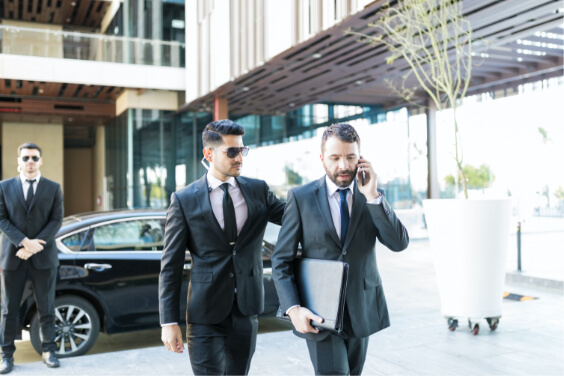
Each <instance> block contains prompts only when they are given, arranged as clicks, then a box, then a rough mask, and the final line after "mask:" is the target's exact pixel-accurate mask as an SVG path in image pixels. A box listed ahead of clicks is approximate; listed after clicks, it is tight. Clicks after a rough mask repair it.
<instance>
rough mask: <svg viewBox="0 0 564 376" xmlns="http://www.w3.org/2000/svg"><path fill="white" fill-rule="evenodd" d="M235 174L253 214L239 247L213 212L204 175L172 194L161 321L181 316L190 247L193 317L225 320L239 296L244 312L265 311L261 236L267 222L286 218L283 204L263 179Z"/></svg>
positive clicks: (163, 262)
mask: <svg viewBox="0 0 564 376" xmlns="http://www.w3.org/2000/svg"><path fill="white" fill-rule="evenodd" d="M236 180H237V183H238V185H239V188H240V189H241V192H242V194H243V197H244V198H245V202H246V204H247V209H248V217H247V221H246V222H245V224H244V226H243V228H242V229H241V232H240V234H239V236H238V237H237V241H236V244H235V246H234V248H232V247H231V246H230V245H229V242H228V241H227V239H226V237H225V235H224V232H223V230H222V229H221V227H220V226H219V223H218V222H217V220H216V218H215V216H214V214H213V211H212V207H211V203H210V197H209V191H208V184H207V179H206V176H205V175H204V176H203V177H202V178H201V179H199V180H198V181H196V182H194V183H192V184H190V185H189V186H187V187H185V188H183V189H181V190H179V191H178V192H176V193H173V194H172V198H171V203H170V207H169V208H168V212H167V218H166V227H165V239H164V251H163V255H162V260H161V274H160V278H159V311H160V320H161V324H165V323H171V322H180V304H179V302H180V291H181V285H182V270H183V265H184V262H185V261H184V259H185V255H186V249H188V250H189V251H190V255H191V258H192V270H191V277H190V284H189V287H188V314H187V320H188V322H190V323H195V324H216V323H219V322H221V321H222V320H224V319H225V318H226V317H227V316H228V315H229V313H230V312H231V309H232V307H233V299H234V298H235V299H237V305H238V308H239V310H240V311H241V313H242V314H243V315H246V316H252V315H257V314H259V313H260V312H262V311H263V309H264V286H263V282H262V251H261V246H262V240H263V235H264V231H265V228H266V224H267V222H269V221H270V222H273V223H277V224H280V223H281V221H282V215H283V213H284V204H283V203H282V202H280V201H279V200H278V199H277V198H276V197H275V196H274V195H273V194H272V192H270V190H269V188H268V185H267V184H266V183H265V182H264V181H262V180H256V179H249V178H243V177H238V178H236ZM235 287H237V294H235Z"/></svg>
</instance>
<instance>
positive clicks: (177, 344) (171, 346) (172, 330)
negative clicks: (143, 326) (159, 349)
mask: <svg viewBox="0 0 564 376" xmlns="http://www.w3.org/2000/svg"><path fill="white" fill-rule="evenodd" d="M161 340H162V341H163V343H164V345H165V347H166V349H167V350H168V351H172V352H175V353H179V354H181V353H183V352H184V343H183V342H182V332H181V331H180V326H178V324H173V325H165V326H163V327H162V330H161Z"/></svg>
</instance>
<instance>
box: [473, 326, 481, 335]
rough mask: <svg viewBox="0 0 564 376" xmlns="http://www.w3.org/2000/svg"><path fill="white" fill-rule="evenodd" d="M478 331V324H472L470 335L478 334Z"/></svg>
mask: <svg viewBox="0 0 564 376" xmlns="http://www.w3.org/2000/svg"><path fill="white" fill-rule="evenodd" d="M479 331H480V325H478V324H474V329H472V335H478V332H479Z"/></svg>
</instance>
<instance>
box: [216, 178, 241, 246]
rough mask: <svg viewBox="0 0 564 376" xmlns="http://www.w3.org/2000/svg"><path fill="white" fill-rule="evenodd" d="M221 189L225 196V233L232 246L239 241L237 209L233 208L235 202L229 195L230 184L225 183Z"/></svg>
mask: <svg viewBox="0 0 564 376" xmlns="http://www.w3.org/2000/svg"><path fill="white" fill-rule="evenodd" d="M220 187H221V189H222V190H223V192H224V195H223V223H224V227H223V231H224V232H225V236H226V237H227V240H228V241H229V243H230V244H231V245H233V244H235V239H237V220H236V219H235V207H234V206H233V200H231V196H230V195H229V183H223V184H222V185H221V186H220Z"/></svg>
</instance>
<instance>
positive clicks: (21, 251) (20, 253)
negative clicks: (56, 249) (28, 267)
mask: <svg viewBox="0 0 564 376" xmlns="http://www.w3.org/2000/svg"><path fill="white" fill-rule="evenodd" d="M16 256H17V257H19V258H21V259H22V260H27V259H28V258H30V257H31V256H33V253H31V252H30V251H28V250H26V249H25V248H20V249H18V251H17V252H16Z"/></svg>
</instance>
